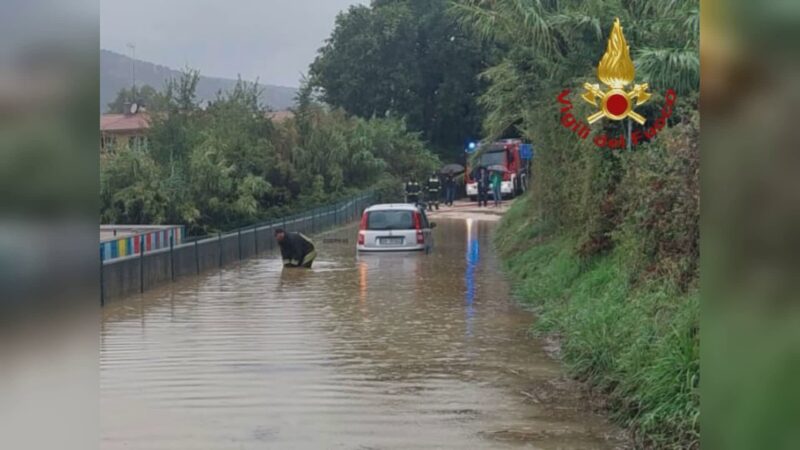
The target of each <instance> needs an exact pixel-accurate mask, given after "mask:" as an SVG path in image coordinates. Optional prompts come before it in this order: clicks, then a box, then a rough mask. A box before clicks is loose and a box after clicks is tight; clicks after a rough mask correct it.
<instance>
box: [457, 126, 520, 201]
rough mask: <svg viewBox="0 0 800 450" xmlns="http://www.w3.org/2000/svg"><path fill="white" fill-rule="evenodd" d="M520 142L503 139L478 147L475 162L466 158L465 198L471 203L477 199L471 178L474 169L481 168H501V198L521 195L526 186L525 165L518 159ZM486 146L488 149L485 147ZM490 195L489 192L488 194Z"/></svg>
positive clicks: (474, 184)
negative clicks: (503, 168) (478, 156)
mask: <svg viewBox="0 0 800 450" xmlns="http://www.w3.org/2000/svg"><path fill="white" fill-rule="evenodd" d="M521 145H522V141H521V140H519V139H503V140H501V141H497V142H493V143H491V144H484V145H481V146H479V147H478V148H477V149H476V151H477V152H478V154H480V158H479V159H477V160H476V161H471V162H470V161H469V160H470V159H472V158H467V160H468V162H467V167H466V172H465V173H464V183H465V184H466V186H467V196H469V198H470V199H472V200H473V201H474V200H475V199H476V198H477V197H478V183H476V182H475V179H474V178H473V177H474V176H475V174H474V173H473V171H474V170H475V168H477V167H480V166H483V167H489V166H498V165H499V166H503V167H505V169H506V170H505V172H504V173H503V182H502V184H501V188H500V192H501V193H502V195H503V197H514V196H515V195H518V194H521V193H522V192H523V190H524V186H526V185H527V183H526V181H527V180H525V178H526V177H527V173H526V169H525V168H526V165H525V163H524V161H522V159H521V158H520V146H521ZM486 146H488V147H486ZM489 194H490V195H491V192H490V193H489Z"/></svg>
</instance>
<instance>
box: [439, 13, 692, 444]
mask: <svg viewBox="0 0 800 450" xmlns="http://www.w3.org/2000/svg"><path fill="white" fill-rule="evenodd" d="M451 11H452V12H453V13H454V14H456V15H457V16H458V17H460V21H461V23H462V24H463V26H464V27H466V28H467V29H471V30H473V31H474V32H475V33H476V34H478V35H480V36H482V37H483V38H484V39H486V40H487V41H489V42H494V43H495V44H496V45H497V46H498V48H501V49H505V51H504V52H503V53H502V55H503V56H502V58H500V60H499V61H498V62H497V63H496V64H495V65H493V66H492V67H489V68H488V69H487V70H485V71H484V72H483V75H482V76H483V78H484V79H485V80H486V81H487V82H488V87H487V89H486V91H485V93H484V94H483V95H482V96H481V98H480V104H481V105H482V106H483V107H484V108H485V114H486V116H485V119H484V132H485V135H486V136H487V137H488V138H490V139H491V138H495V137H505V136H509V137H510V136H522V137H523V138H524V139H526V140H529V141H530V142H532V143H533V145H534V151H535V158H534V164H533V172H534V173H533V188H532V190H531V192H529V194H527V195H526V196H525V197H523V198H521V199H519V200H518V201H517V202H516V203H515V204H514V206H513V207H512V208H511V210H510V211H509V213H508V214H507V215H506V216H505V217H504V219H503V221H502V222H501V225H500V228H499V230H498V233H497V235H496V244H497V246H498V248H499V250H500V252H501V254H502V256H503V257H504V261H505V264H506V267H507V270H508V272H509V273H510V274H511V276H512V278H513V280H514V281H515V286H516V292H517V294H518V296H519V298H520V299H521V300H522V301H524V302H526V303H529V304H531V305H532V306H533V307H535V308H536V310H537V311H538V320H537V323H536V325H535V329H536V330H537V331H538V332H541V333H546V334H549V335H551V336H555V337H557V338H558V339H559V341H560V343H561V346H560V349H561V350H560V356H561V358H562V359H563V362H564V364H565V366H566V367H567V368H568V370H569V372H570V373H571V374H572V375H573V376H575V377H576V378H578V379H581V380H584V381H585V382H586V383H587V384H588V385H589V386H591V387H592V388H593V389H595V390H596V391H599V392H603V393H605V394H607V397H608V399H609V402H608V406H609V408H610V410H611V412H612V414H613V417H615V418H616V419H617V420H618V421H619V422H621V423H623V424H624V425H626V426H628V427H629V428H630V429H631V431H632V433H633V435H634V436H635V440H636V442H637V447H653V448H698V447H699V404H700V398H699V382H700V379H699V374H700V370H699V294H698V284H699V268H698V261H699V245H698V244H699V150H698V137H699V117H698V114H697V106H698V105H697V102H698V92H699V58H698V54H697V45H698V18H699V16H698V2H697V1H689V0H676V1H671V2H652V1H626V2H622V1H620V2H616V1H610V2H609V1H602V2H600V1H596V2H584V1H577V0H576V1H560V2H546V1H545V2H538V1H525V0H497V1H492V2H487V1H481V0H468V1H459V2H453V3H452V6H451ZM615 17H619V18H620V20H621V21H622V26H623V28H624V33H625V37H626V38H627V41H628V43H629V44H630V47H631V56H632V57H633V59H634V63H635V66H636V69H637V74H636V82H638V83H641V82H648V83H649V84H650V91H651V92H653V94H654V95H653V97H652V98H651V99H650V101H649V102H648V103H647V104H645V105H642V106H641V107H639V108H637V111H638V112H640V113H641V114H643V115H644V116H646V117H647V119H648V121H650V122H651V123H652V120H654V118H655V117H657V115H658V114H659V109H660V108H661V106H662V105H663V104H664V99H663V93H664V92H666V90H667V89H674V90H675V92H677V95H678V102H677V105H676V108H675V112H674V114H673V116H672V118H671V119H670V120H669V123H668V127H667V129H665V130H664V131H663V132H662V133H660V134H659V135H658V137H657V138H656V139H654V140H653V141H651V142H649V143H644V144H640V145H639V146H636V147H634V148H633V149H632V150H627V149H620V150H609V149H602V150H601V149H599V148H597V147H596V146H595V145H594V144H593V143H592V142H591V139H588V140H585V141H584V140H581V139H578V138H577V137H576V136H575V135H574V134H572V133H571V132H570V131H569V130H566V129H564V128H563V127H562V126H561V125H560V123H559V117H560V112H559V107H560V106H561V105H560V104H559V103H558V102H557V101H556V97H557V96H558V95H559V93H560V92H562V91H563V90H564V89H570V90H571V91H572V94H571V95H572V98H573V103H574V104H575V110H574V111H573V113H574V114H575V116H576V117H586V116H588V115H589V114H590V113H591V111H589V109H588V108H586V107H585V106H584V105H581V103H583V101H582V100H580V99H579V97H578V96H579V95H580V93H581V91H582V85H583V83H584V82H596V81H592V80H596V72H595V68H596V67H597V63H598V61H599V60H600V57H601V56H602V54H603V52H604V51H605V47H606V40H607V38H608V32H609V29H610V27H611V24H612V23H613V21H614V18H615ZM587 106H588V105H587ZM624 125H625V124H624V122H623V123H618V122H613V121H609V120H604V121H602V122H600V123H597V124H595V126H594V133H595V134H597V133H607V134H608V135H610V136H619V135H622V134H624V132H625V130H624V128H623V126H624ZM634 125H635V124H634ZM637 127H638V126H636V125H635V128H634V129H636V128H637Z"/></svg>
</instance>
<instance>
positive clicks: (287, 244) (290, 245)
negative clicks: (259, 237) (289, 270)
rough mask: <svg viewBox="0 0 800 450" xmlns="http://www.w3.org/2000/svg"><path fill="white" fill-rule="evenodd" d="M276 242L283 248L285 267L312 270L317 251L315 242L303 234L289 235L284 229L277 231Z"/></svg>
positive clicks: (282, 254)
mask: <svg viewBox="0 0 800 450" xmlns="http://www.w3.org/2000/svg"><path fill="white" fill-rule="evenodd" d="M275 240H277V241H278V246H279V247H280V248H281V257H282V258H283V267H304V268H306V269H310V268H311V264H313V263H314V258H316V257H317V251H316V249H315V248H314V242H313V241H312V240H311V239H309V238H308V237H306V236H305V235H304V234H302V233H287V232H286V231H284V230H283V228H278V229H276V230H275Z"/></svg>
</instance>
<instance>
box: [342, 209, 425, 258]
mask: <svg viewBox="0 0 800 450" xmlns="http://www.w3.org/2000/svg"><path fill="white" fill-rule="evenodd" d="M434 228H436V223H434V222H430V221H428V216H427V215H426V214H425V210H424V208H422V207H421V206H419V205H414V204H410V203H391V204H380V205H373V206H370V207H369V208H367V209H366V210H364V214H363V215H362V216H361V225H360V226H359V229H358V245H357V248H358V251H359V252H392V251H395V252H396V251H425V252H428V251H430V250H431V249H432V248H433V229H434Z"/></svg>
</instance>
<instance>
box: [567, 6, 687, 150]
mask: <svg viewBox="0 0 800 450" xmlns="http://www.w3.org/2000/svg"><path fill="white" fill-rule="evenodd" d="M635 75H636V69H635V68H634V67H633V60H631V55H630V48H629V47H628V43H627V42H626V41H625V35H624V34H622V25H620V22H619V18H617V19H616V20H615V21H614V26H613V27H612V28H611V34H610V35H609V37H608V46H607V47H606V53H605V54H604V55H603V58H602V59H601V60H600V64H599V65H598V66H597V78H598V79H599V80H600V81H602V82H603V84H604V85H606V87H607V88H608V89H607V90H603V89H601V87H600V84H598V83H595V84H592V83H584V84H583V88H584V90H585V91H584V93H583V95H581V98H582V99H583V100H584V101H586V102H587V103H589V104H590V105H592V106H594V107H595V108H597V111H596V112H594V113H593V114H591V115H590V116H589V117H587V118H586V121H587V122H588V124H587V123H586V122H583V121H581V120H580V119H578V118H576V117H575V115H573V114H572V112H571V110H572V102H571V101H569V99H568V98H567V96H568V95H569V93H570V90H569V89H564V90H563V91H562V92H561V94H559V96H558V102H559V103H560V104H562V105H564V106H563V107H561V125H563V126H564V127H565V128H567V129H570V130H572V131H574V132H575V134H576V135H577V136H578V137H580V138H581V139H587V138H588V137H589V134H590V133H591V128H590V127H589V125H590V124H593V123H595V122H597V121H598V120H600V119H602V118H606V119H609V120H623V119H627V118H629V119H631V120H634V121H635V122H636V123H638V124H639V125H645V117H644V116H642V115H641V114H639V113H637V112H636V110H635V109H636V107H637V106H640V105H643V104H645V103H647V101H648V100H650V97H651V95H652V94H650V93H649V92H647V89H648V88H649V86H648V84H647V83H643V84H633V87H632V88H630V90H627V88H628V86H629V85H630V84H631V83H633V81H634V79H635ZM664 98H665V103H664V107H663V108H662V109H661V114H660V116H659V117H658V118H657V119H656V120H655V121H654V122H653V124H652V125H651V126H650V127H645V128H643V129H638V130H633V131H632V132H631V133H630V141H631V142H630V144H631V145H632V146H633V145H637V144H639V143H640V142H641V141H642V138H643V137H646V138H647V139H652V138H654V137H655V136H656V135H657V134H658V132H659V131H661V130H662V129H663V128H664V127H665V126H666V124H667V119H668V118H669V117H670V116H671V115H672V107H673V105H674V104H675V100H676V98H677V95H676V94H675V91H673V90H672V89H669V90H667V93H666V94H665V95H664ZM592 141H593V142H594V143H595V145H597V146H598V147H600V148H604V147H608V148H612V149H617V148H623V147H625V146H626V145H627V144H628V143H627V138H626V136H625V134H624V133H623V134H621V135H620V136H618V137H611V136H608V135H606V134H600V135H597V136H595V137H594V138H593V139H592Z"/></svg>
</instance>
